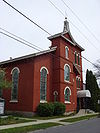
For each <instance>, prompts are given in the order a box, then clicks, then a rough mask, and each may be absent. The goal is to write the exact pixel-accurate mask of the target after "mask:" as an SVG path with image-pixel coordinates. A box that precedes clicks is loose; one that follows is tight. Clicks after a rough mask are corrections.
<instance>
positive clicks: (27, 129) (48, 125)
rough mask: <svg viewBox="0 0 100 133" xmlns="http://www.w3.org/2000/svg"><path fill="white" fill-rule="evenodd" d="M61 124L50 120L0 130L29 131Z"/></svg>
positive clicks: (1, 131) (5, 132)
mask: <svg viewBox="0 0 100 133" xmlns="http://www.w3.org/2000/svg"><path fill="white" fill-rule="evenodd" d="M59 125H61V124H58V123H53V122H49V123H43V124H37V125H31V126H25V127H16V128H11V129H3V130H0V133H27V132H29V131H34V130H39V129H46V128H49V127H53V126H59Z"/></svg>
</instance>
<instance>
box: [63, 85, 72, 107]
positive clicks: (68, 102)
mask: <svg viewBox="0 0 100 133" xmlns="http://www.w3.org/2000/svg"><path fill="white" fill-rule="evenodd" d="M66 89H69V91H70V96H71V89H70V88H69V87H68V86H67V87H66V88H65V89H64V97H65V91H66ZM64 103H67V104H71V102H70V101H64Z"/></svg>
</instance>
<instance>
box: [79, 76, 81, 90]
mask: <svg viewBox="0 0 100 133" xmlns="http://www.w3.org/2000/svg"><path fill="white" fill-rule="evenodd" d="M79 88H81V79H80V78H79Z"/></svg>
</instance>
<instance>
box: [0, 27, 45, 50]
mask: <svg viewBox="0 0 100 133" xmlns="http://www.w3.org/2000/svg"><path fill="white" fill-rule="evenodd" d="M0 29H1V30H3V31H4V32H6V33H8V34H10V35H12V36H14V37H16V38H18V39H20V40H22V41H24V42H26V43H28V44H30V45H33V46H34V47H37V48H38V51H40V50H43V49H42V48H40V47H38V46H36V45H34V44H33V43H30V42H29V41H27V40H25V39H23V38H22V37H19V36H17V35H15V34H13V33H11V32H9V31H7V30H5V29H3V28H1V27H0ZM39 49H40V50H39Z"/></svg>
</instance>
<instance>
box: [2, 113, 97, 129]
mask: <svg viewBox="0 0 100 133" xmlns="http://www.w3.org/2000/svg"><path fill="white" fill-rule="evenodd" d="M95 114H96V113H95ZM85 115H91V114H83V115H77V114H76V115H74V116H70V117H66V116H65V117H63V118H56V119H49V120H36V121H33V122H26V123H19V124H11V125H3V126H0V130H2V129H8V128H15V127H23V126H29V125H36V124H41V123H48V122H54V123H60V124H63V125H68V124H70V123H68V122H61V121H60V120H64V119H69V118H75V117H80V116H85Z"/></svg>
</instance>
